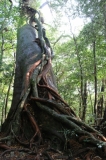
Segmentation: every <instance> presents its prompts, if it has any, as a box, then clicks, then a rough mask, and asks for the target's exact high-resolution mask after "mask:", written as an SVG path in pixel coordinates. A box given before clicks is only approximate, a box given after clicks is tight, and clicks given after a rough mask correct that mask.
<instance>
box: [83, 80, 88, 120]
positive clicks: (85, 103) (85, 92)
mask: <svg viewBox="0 0 106 160" xmlns="http://www.w3.org/2000/svg"><path fill="white" fill-rule="evenodd" d="M86 109H87V82H85V84H84V93H83V112H82V120H83V121H85V116H86Z"/></svg>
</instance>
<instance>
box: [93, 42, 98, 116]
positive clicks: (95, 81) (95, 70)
mask: <svg viewBox="0 0 106 160" xmlns="http://www.w3.org/2000/svg"><path fill="white" fill-rule="evenodd" d="M93 57H94V90H95V97H94V114H95V118H97V66H96V45H95V41H93Z"/></svg>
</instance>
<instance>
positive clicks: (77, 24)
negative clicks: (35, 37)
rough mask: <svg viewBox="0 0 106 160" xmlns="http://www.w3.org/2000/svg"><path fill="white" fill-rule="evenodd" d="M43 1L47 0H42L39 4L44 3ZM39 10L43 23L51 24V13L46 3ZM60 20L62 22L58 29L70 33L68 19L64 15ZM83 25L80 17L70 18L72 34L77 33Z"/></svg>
mask: <svg viewBox="0 0 106 160" xmlns="http://www.w3.org/2000/svg"><path fill="white" fill-rule="evenodd" d="M45 2H47V1H45V0H42V1H41V4H44V3H45ZM74 3H75V2H74ZM41 11H42V13H43V16H44V19H45V23H47V24H50V25H52V23H53V15H52V14H51V11H50V8H49V6H48V4H46V5H44V7H42V9H41ZM62 21H63V22H64V24H63V25H62V26H61V28H60V30H61V31H62V32H64V33H65V34H69V33H70V26H69V22H68V19H67V18H66V17H65V16H64V17H63V20H62ZM83 26H84V20H83V19H82V18H79V17H77V18H75V19H71V31H72V32H73V33H74V34H78V33H79V31H80V30H81V29H82V28H83Z"/></svg>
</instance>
